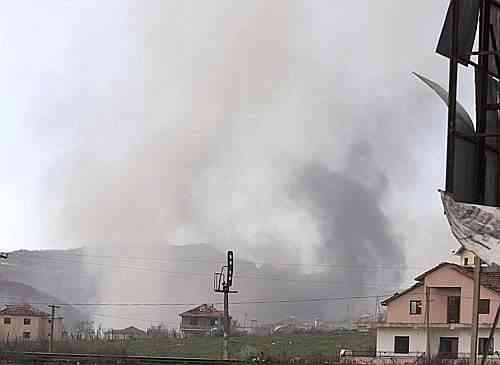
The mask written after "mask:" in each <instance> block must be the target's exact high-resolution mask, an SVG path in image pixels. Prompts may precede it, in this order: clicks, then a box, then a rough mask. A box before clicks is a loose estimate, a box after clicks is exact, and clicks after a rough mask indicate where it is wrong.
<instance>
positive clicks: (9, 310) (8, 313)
mask: <svg viewBox="0 0 500 365" xmlns="http://www.w3.org/2000/svg"><path fill="white" fill-rule="evenodd" d="M50 327H51V318H50V315H49V314H48V313H45V312H43V311H41V310H39V309H37V308H34V307H33V306H31V305H29V304H17V305H7V306H6V307H5V308H4V309H2V310H0V341H13V340H25V341H39V340H47V339H49V338H50ZM62 332H63V318H62V317H57V318H55V320H54V340H60V339H61V338H62Z"/></svg>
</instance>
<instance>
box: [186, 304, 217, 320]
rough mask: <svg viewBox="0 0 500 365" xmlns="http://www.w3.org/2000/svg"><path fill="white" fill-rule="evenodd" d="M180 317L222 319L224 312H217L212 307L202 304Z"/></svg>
mask: <svg viewBox="0 0 500 365" xmlns="http://www.w3.org/2000/svg"><path fill="white" fill-rule="evenodd" d="M179 316H181V317H216V318H221V317H224V312H223V311H220V310H218V309H217V308H215V307H214V306H213V305H208V304H202V305H199V306H197V307H194V308H193V309H190V310H188V311H187V312H184V313H181V314H179Z"/></svg>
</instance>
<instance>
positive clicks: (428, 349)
mask: <svg viewBox="0 0 500 365" xmlns="http://www.w3.org/2000/svg"><path fill="white" fill-rule="evenodd" d="M430 304H431V288H430V287H428V286H426V287H425V357H426V360H427V361H426V363H427V364H430V363H431V338H430V323H429V322H430V312H431V305H430Z"/></svg>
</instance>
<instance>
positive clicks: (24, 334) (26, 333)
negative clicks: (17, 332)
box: [23, 332, 31, 339]
mask: <svg viewBox="0 0 500 365" xmlns="http://www.w3.org/2000/svg"><path fill="white" fill-rule="evenodd" d="M30 337H31V333H30V332H23V338H26V339H28V338H30Z"/></svg>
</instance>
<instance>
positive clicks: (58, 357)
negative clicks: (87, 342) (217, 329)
mask: <svg viewBox="0 0 500 365" xmlns="http://www.w3.org/2000/svg"><path fill="white" fill-rule="evenodd" d="M0 364H15V365H18V364H19V365H24V364H37V365H42V364H65V365H70V364H78V365H90V364H92V365H100V364H106V365H115V364H116V365H118V364H119V365H132V364H133V365H148V364H151V365H153V364H181V365H202V364H209V365H219V364H220V365H229V364H244V362H243V361H241V360H218V359H204V358H187V357H151V356H133V355H132V356H130V355H98V354H66V353H49V352H8V351H4V352H0Z"/></svg>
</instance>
